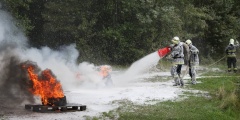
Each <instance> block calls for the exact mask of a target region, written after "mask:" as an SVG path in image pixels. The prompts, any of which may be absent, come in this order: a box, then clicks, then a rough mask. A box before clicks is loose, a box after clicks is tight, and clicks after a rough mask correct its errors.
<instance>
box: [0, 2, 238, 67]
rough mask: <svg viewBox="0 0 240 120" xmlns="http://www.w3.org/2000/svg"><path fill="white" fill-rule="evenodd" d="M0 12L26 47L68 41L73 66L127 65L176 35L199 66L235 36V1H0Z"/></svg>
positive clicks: (58, 45) (219, 53)
mask: <svg viewBox="0 0 240 120" xmlns="http://www.w3.org/2000/svg"><path fill="white" fill-rule="evenodd" d="M0 9H3V10H6V11H8V12H9V13H11V14H12V15H13V17H14V18H15V19H16V23H17V25H18V26H19V27H20V28H21V29H22V30H23V31H24V32H25V34H26V36H27V37H28V39H29V42H30V45H31V46H34V47H37V48H40V47H42V46H48V47H50V48H52V49H61V46H64V45H69V44H72V43H74V44H76V48H77V50H78V51H79V52H80V56H79V59H78V60H79V62H82V61H89V62H93V63H96V64H105V63H108V64H114V65H129V64H131V63H132V62H134V61H136V60H138V59H140V58H141V57H144V56H146V55H147V54H149V53H152V52H154V51H157V50H158V49H159V48H163V47H165V46H168V45H169V44H170V43H171V41H170V40H171V39H172V38H173V37H174V36H179V37H180V40H181V41H185V40H187V39H191V40H192V41H193V44H194V45H195V46H196V47H197V48H198V49H199V50H200V58H201V59H200V60H201V61H202V62H203V63H204V60H207V61H208V60H209V59H213V60H217V59H219V58H221V57H223V56H224V55H225V52H224V50H225V47H226V46H227V45H228V42H229V39H230V38H233V39H235V40H238V39H239V38H240V1H239V0H3V2H2V3H0Z"/></svg>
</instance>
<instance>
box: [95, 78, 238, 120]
mask: <svg viewBox="0 0 240 120" xmlns="http://www.w3.org/2000/svg"><path fill="white" fill-rule="evenodd" d="M198 81H201V83H200V84H197V85H189V86H186V87H185V89H187V90H200V91H206V92H207V94H206V93H205V94H204V93H201V92H200V93H197V94H196V93H191V92H185V93H184V94H185V95H184V96H185V97H184V99H182V100H180V101H179V100H178V101H165V102H158V103H157V104H154V105H135V104H133V103H131V102H130V101H121V102H120V101H119V103H120V104H121V107H119V108H118V109H116V110H113V111H110V112H105V113H103V114H102V116H101V117H99V118H94V119H95V120H98V119H110V120H116V119H118V120H239V119H240V114H239V113H240V105H239V103H240V86H236V83H237V82H239V81H240V78H239V77H236V76H222V77H217V78H199V79H198ZM238 89H239V91H238V92H236V90H238ZM186 96H187V98H186ZM209 96H210V97H209Z"/></svg>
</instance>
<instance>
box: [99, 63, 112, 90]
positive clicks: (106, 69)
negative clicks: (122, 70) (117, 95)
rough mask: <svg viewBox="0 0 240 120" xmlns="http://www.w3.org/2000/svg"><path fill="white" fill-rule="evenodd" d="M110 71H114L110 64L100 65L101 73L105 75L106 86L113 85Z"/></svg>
mask: <svg viewBox="0 0 240 120" xmlns="http://www.w3.org/2000/svg"><path fill="white" fill-rule="evenodd" d="M110 72H112V67H111V66H109V65H102V66H100V75H101V76H102V77H103V78H102V79H103V81H104V83H105V85H106V86H112V85H113V82H112V78H111V74H110Z"/></svg>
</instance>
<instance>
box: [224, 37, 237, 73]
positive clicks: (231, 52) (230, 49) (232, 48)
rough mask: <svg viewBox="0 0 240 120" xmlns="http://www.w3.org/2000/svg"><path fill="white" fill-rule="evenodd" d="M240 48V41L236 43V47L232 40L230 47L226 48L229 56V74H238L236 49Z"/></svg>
mask: <svg viewBox="0 0 240 120" xmlns="http://www.w3.org/2000/svg"><path fill="white" fill-rule="evenodd" d="M237 47H239V43H238V41H236V45H234V39H230V41H229V45H228V46H227V47H226V49H225V52H226V54H227V66H228V72H231V71H232V66H233V71H234V72H235V73H236V72H237V65H236V62H237V59H236V54H235V53H236V48H237Z"/></svg>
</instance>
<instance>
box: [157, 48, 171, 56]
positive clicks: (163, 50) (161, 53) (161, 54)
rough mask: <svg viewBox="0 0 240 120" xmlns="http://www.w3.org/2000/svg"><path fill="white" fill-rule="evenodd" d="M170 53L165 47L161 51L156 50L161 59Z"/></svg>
mask: <svg viewBox="0 0 240 120" xmlns="http://www.w3.org/2000/svg"><path fill="white" fill-rule="evenodd" d="M170 51H171V48H170V47H165V48H162V49H159V50H158V55H159V56H160V57H161V58H163V57H164V56H165V55H167V54H168V53H169V52H170Z"/></svg>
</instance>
